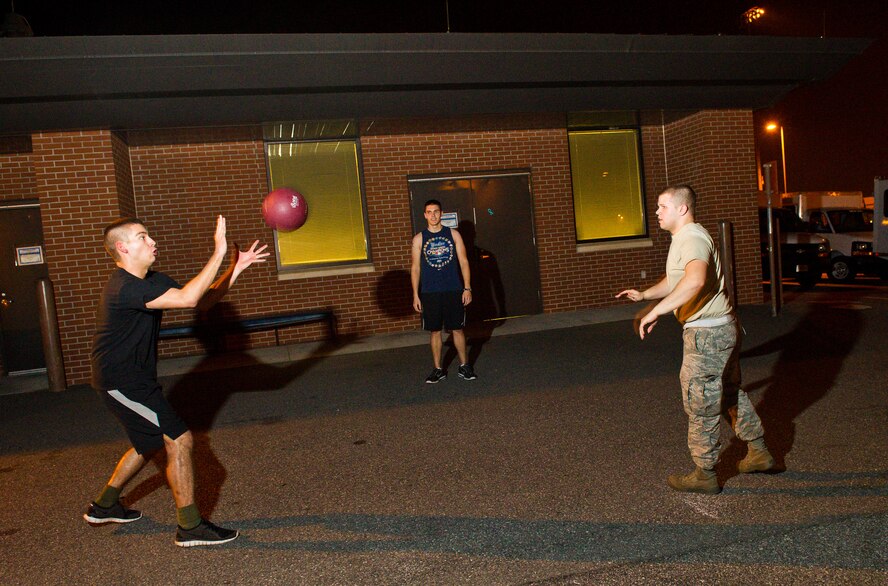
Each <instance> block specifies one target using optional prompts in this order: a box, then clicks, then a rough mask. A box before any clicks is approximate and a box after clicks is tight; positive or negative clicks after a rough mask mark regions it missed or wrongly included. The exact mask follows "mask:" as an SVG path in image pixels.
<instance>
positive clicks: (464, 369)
mask: <svg viewBox="0 0 888 586" xmlns="http://www.w3.org/2000/svg"><path fill="white" fill-rule="evenodd" d="M456 374H458V375H459V378H462V379H465V380H475V379H476V378H478V375H477V374H475V371H474V370H472V365H471V364H462V365H460V367H459V370H457V371H456Z"/></svg>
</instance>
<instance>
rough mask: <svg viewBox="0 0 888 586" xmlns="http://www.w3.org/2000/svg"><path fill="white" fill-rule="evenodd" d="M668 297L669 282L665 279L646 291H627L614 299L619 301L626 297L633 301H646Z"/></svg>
mask: <svg viewBox="0 0 888 586" xmlns="http://www.w3.org/2000/svg"><path fill="white" fill-rule="evenodd" d="M667 295H669V282H668V281H667V280H666V277H663V278H662V279H661V280H660V282H659V283H657V284H656V285H654V286H653V287H649V288H648V289H645V290H644V291H638V290H637V289H626V290H625V291H620V292H619V293H617V294H616V295H615V296H614V297H616V298H617V299H619V298H620V297H624V296H625V297H628V298H629V299H631V300H632V301H644V300H646V299H663V298H664V297H666V296H667Z"/></svg>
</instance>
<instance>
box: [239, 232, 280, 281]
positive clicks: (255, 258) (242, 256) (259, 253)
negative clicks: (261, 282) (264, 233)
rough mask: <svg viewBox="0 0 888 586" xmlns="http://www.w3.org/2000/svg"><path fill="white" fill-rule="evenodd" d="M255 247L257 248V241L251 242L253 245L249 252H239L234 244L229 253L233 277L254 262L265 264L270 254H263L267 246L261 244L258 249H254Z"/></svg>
mask: <svg viewBox="0 0 888 586" xmlns="http://www.w3.org/2000/svg"><path fill="white" fill-rule="evenodd" d="M257 246H259V241H258V240H254V241H253V245H252V246H251V247H250V248H249V250H241V249H240V246H238V245H237V243H235V244H234V250H233V251H231V262H232V264H233V265H234V276H235V277H237V275H239V274H241V273H242V272H243V271H244V269H246V268H247V267H248V266H250V265H251V264H253V263H254V262H265V259H266V257H267V256H269V255H270V254H271V253H270V252H265V249H266V248H268V245H267V244H263V245H262V246H259V248H256V247H257Z"/></svg>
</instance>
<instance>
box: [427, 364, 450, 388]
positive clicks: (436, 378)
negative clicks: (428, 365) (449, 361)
mask: <svg viewBox="0 0 888 586" xmlns="http://www.w3.org/2000/svg"><path fill="white" fill-rule="evenodd" d="M445 378H447V371H446V370H444V369H443V368H436V369H434V370H432V374H430V375H429V376H427V377H426V382H427V383H429V384H430V385H433V384H435V383H437V382H440V381H442V380H444V379H445Z"/></svg>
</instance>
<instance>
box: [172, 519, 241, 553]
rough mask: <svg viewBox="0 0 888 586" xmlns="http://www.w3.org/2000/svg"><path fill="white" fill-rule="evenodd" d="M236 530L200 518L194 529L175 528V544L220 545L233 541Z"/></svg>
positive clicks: (182, 545)
mask: <svg viewBox="0 0 888 586" xmlns="http://www.w3.org/2000/svg"><path fill="white" fill-rule="evenodd" d="M237 536H238V532H237V531H234V530H233V529H223V528H222V527H218V526H216V525H213V524H212V523H210V522H209V521H207V520H205V519H201V521H200V525H198V526H197V527H195V528H194V529H182V528H181V527H177V528H176V545H178V546H179V547H194V546H195V545H221V544H223V543H228V542H229V541H234V540H235V539H236V538H237Z"/></svg>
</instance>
